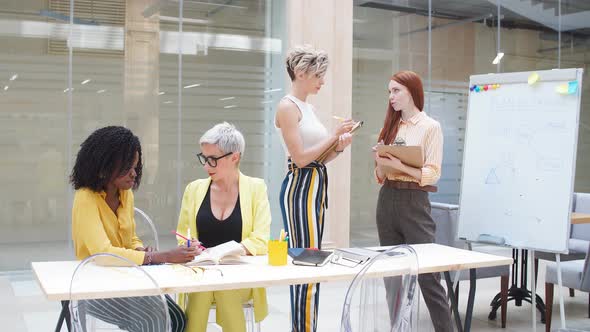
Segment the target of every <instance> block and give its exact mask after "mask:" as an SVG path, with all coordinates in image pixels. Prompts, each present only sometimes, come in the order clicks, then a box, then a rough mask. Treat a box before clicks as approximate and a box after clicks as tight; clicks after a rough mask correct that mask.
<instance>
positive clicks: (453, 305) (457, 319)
mask: <svg viewBox="0 0 590 332" xmlns="http://www.w3.org/2000/svg"><path fill="white" fill-rule="evenodd" d="M457 273H459V271H457ZM444 275H445V281H446V283H447V293H448V296H449V298H450V299H451V311H452V313H453V315H454V316H455V323H456V324H457V332H463V326H462V324H461V316H460V315H459V304H458V302H457V297H456V296H455V291H454V290H453V282H452V281H451V274H450V273H449V271H445V272H444Z"/></svg>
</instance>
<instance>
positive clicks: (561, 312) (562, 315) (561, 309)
mask: <svg viewBox="0 0 590 332" xmlns="http://www.w3.org/2000/svg"><path fill="white" fill-rule="evenodd" d="M555 262H556V263H557V296H559V318H560V320H561V328H562V329H564V330H565V307H564V305H563V291H562V289H561V288H562V287H563V285H562V281H561V256H560V255H559V253H557V254H555Z"/></svg>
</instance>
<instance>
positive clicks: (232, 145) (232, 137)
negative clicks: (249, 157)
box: [199, 122, 246, 154]
mask: <svg viewBox="0 0 590 332" xmlns="http://www.w3.org/2000/svg"><path fill="white" fill-rule="evenodd" d="M199 144H214V145H217V147H218V148H219V150H221V151H223V152H224V153H228V152H239V153H240V154H244V149H245V148H246V142H245V141H244V135H242V133H241V132H240V131H239V130H238V129H237V128H236V127H235V126H234V125H232V124H230V123H227V122H222V123H218V124H216V125H215V126H213V128H211V129H209V130H207V132H205V134H203V136H201V139H199Z"/></svg>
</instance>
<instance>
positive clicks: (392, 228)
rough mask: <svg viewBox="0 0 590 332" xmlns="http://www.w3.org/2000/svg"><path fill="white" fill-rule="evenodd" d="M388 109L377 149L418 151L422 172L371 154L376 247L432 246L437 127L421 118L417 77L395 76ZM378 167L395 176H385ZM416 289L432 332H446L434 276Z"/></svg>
mask: <svg viewBox="0 0 590 332" xmlns="http://www.w3.org/2000/svg"><path fill="white" fill-rule="evenodd" d="M388 90H389V103H388V106H387V114H386V115H385V121H384V124H383V128H382V129H381V133H380V134H379V138H378V140H379V144H393V143H394V142H395V143H398V142H404V143H405V145H408V146H421V147H422V151H423V155H424V166H423V167H422V168H415V167H412V166H409V165H405V164H403V163H402V162H401V161H400V160H399V159H397V158H395V157H393V156H391V155H387V156H386V157H380V156H379V155H378V154H377V153H375V161H376V163H377V166H376V167H375V177H376V178H377V181H378V182H379V183H380V184H382V187H381V190H380V191H379V198H378V201H377V230H378V233H379V242H380V243H381V245H383V246H386V245H398V244H403V243H407V244H416V243H432V242H434V233H435V229H436V226H435V224H434V221H433V220H432V217H431V216H430V201H429V199H428V193H429V192H435V191H436V187H435V186H434V184H436V182H437V181H438V179H439V178H440V173H441V162H442V151H443V134H442V130H441V128H440V124H439V123H438V122H437V121H436V120H434V119H432V118H431V117H429V116H428V115H426V113H424V112H423V108H424V90H423V88H422V81H421V80H420V77H419V76H418V75H417V74H416V73H414V72H412V71H401V72H398V73H397V74H395V75H393V77H391V81H390V82H389V87H388ZM383 167H389V168H393V169H394V170H395V171H394V172H390V173H386V172H384V169H383ZM418 282H419V283H420V288H421V289H422V293H423V294H424V300H425V301H426V306H427V307H428V311H429V312H430V317H431V319H432V323H433V324H434V328H435V331H436V332H441V331H445V332H446V331H452V326H451V324H452V323H451V322H452V320H451V313H450V310H449V307H448V305H447V297H446V294H445V290H444V289H443V287H442V286H441V284H440V274H438V273H430V274H420V276H419V277H418Z"/></svg>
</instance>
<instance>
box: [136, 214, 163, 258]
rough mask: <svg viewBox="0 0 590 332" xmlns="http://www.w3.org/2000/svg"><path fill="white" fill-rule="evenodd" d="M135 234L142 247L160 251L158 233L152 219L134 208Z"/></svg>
mask: <svg viewBox="0 0 590 332" xmlns="http://www.w3.org/2000/svg"><path fill="white" fill-rule="evenodd" d="M134 217H135V234H137V237H139V238H140V239H141V241H142V242H143V245H144V246H146V247H147V246H151V247H152V248H154V249H155V250H160V241H158V231H157V230H156V226H155V225H154V222H153V221H152V219H151V218H150V217H149V216H148V215H147V214H146V213H145V212H143V211H142V210H141V209H139V208H135V214H134Z"/></svg>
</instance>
